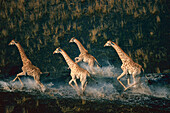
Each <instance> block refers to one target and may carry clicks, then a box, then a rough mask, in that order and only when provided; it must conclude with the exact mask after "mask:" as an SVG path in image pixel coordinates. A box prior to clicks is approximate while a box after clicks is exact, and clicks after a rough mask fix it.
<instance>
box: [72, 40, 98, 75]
mask: <svg viewBox="0 0 170 113" xmlns="http://www.w3.org/2000/svg"><path fill="white" fill-rule="evenodd" d="M71 42H75V43H76V44H77V46H78V48H79V50H80V55H79V56H78V57H76V58H75V62H76V63H78V62H80V61H84V62H86V63H88V65H89V66H90V69H91V71H92V72H93V73H94V69H93V66H94V63H95V62H96V63H97V67H98V68H99V67H101V65H100V64H99V63H98V61H97V60H96V58H95V57H94V56H92V55H91V54H89V53H88V51H87V50H86V49H85V48H84V47H83V45H82V44H81V43H80V41H78V40H77V39H76V38H74V37H73V38H71V40H70V41H69V43H71Z"/></svg>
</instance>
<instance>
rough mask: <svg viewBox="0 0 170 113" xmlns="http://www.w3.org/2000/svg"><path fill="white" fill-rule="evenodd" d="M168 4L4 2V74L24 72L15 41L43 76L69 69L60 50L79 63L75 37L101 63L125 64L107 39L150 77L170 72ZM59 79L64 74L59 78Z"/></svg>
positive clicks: (0, 3)
mask: <svg viewBox="0 0 170 113" xmlns="http://www.w3.org/2000/svg"><path fill="white" fill-rule="evenodd" d="M168 4H169V3H168V0H167V1H166V0H113V1H112V0H0V73H1V77H8V76H9V75H14V74H16V73H18V72H19V71H21V69H20V68H21V67H22V61H21V58H20V55H19V52H18V49H17V48H16V47H14V46H8V43H9V42H10V41H11V40H12V39H16V40H17V41H18V42H20V44H21V45H22V47H23V49H24V51H25V53H26V55H27V56H28V58H29V59H30V60H31V61H32V63H33V64H34V65H36V66H37V67H39V68H40V69H41V70H42V72H46V71H48V72H63V71H65V70H66V68H67V64H66V63H65V60H64V59H63V57H62V56H61V55H60V54H55V55H53V51H54V50H55V49H56V48H57V47H59V46H60V47H61V48H62V49H64V50H65V51H66V52H67V53H68V55H69V56H70V57H71V58H72V59H74V58H75V57H77V56H78V55H79V50H78V48H77V45H76V44H73V43H71V44H69V43H68V42H69V40H70V39H71V38H72V37H73V36H74V37H75V38H77V39H78V40H79V41H80V42H81V43H82V44H83V45H84V47H85V48H87V50H88V51H89V53H90V54H92V55H93V56H95V57H96V59H97V60H98V62H99V63H100V64H101V65H103V66H107V64H106V61H109V62H110V63H111V64H113V65H115V66H116V67H118V68H120V66H121V60H120V59H119V57H118V55H117V53H116V51H115V50H114V49H113V48H112V47H106V48H104V47H103V46H104V44H105V43H106V42H107V40H113V41H114V42H116V43H117V44H118V45H119V46H120V47H121V48H122V49H123V50H124V52H125V53H127V54H128V55H129V56H130V57H131V58H132V59H133V60H134V61H135V62H136V63H139V64H140V65H142V67H143V68H144V69H145V72H146V73H169V69H170V66H169V48H170V47H169V42H170V41H169V19H170V18H169V8H168ZM58 76H59V75H58Z"/></svg>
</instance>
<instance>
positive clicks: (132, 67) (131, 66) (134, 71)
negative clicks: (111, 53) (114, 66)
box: [104, 41, 144, 90]
mask: <svg viewBox="0 0 170 113" xmlns="http://www.w3.org/2000/svg"><path fill="white" fill-rule="evenodd" d="M104 46H112V47H113V48H114V49H115V50H116V52H117V54H118V55H119V57H120V59H121V61H122V66H121V69H122V70H123V73H122V74H121V75H119V76H118V77H117V80H118V81H119V82H120V84H121V85H122V86H123V87H124V90H127V89H128V88H130V87H132V86H134V85H136V84H137V82H136V76H137V75H140V74H141V72H142V71H143V72H144V69H143V68H142V66H141V65H139V64H137V63H135V62H134V61H133V60H132V59H131V58H130V57H129V56H128V55H127V54H126V53H125V52H124V51H123V50H122V49H121V48H120V47H119V46H118V45H117V44H116V43H114V42H112V41H107V43H106V44H105V45H104ZM127 74H130V75H132V77H133V84H131V85H130V80H129V78H128V79H127V82H128V87H126V86H125V85H124V84H123V83H122V82H121V81H120V78H122V77H123V76H125V75H127ZM139 80H140V77H139ZM129 85H130V86H129Z"/></svg>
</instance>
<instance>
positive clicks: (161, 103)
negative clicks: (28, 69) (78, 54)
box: [0, 64, 170, 113]
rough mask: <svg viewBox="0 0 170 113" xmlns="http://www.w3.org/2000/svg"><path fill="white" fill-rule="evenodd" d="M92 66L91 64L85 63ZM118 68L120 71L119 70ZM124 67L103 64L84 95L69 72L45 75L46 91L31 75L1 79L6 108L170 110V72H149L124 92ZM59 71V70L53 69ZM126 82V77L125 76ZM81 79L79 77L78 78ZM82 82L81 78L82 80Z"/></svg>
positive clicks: (33, 109) (2, 105)
mask: <svg viewBox="0 0 170 113" xmlns="http://www.w3.org/2000/svg"><path fill="white" fill-rule="evenodd" d="M81 66H82V67H83V68H85V69H87V70H88V68H89V67H88V66H87V65H84V64H81ZM116 72H117V73H116ZM120 73H121V70H120V69H117V68H115V67H114V66H111V65H110V66H107V67H102V68H101V69H99V70H97V71H96V74H95V75H92V76H93V78H94V79H95V80H96V81H97V82H98V84H96V83H95V82H94V81H93V80H91V79H90V78H88V84H87V87H86V90H85V93H84V95H83V96H79V95H78V94H77V93H76V91H75V90H74V89H73V88H72V87H71V86H69V84H68V82H69V80H70V76H69V72H68V73H67V72H65V73H60V74H61V75H62V76H61V77H58V78H57V77H56V78H52V77H53V76H52V77H51V76H49V77H43V78H42V79H41V81H42V83H43V84H44V85H45V87H46V90H45V92H42V91H41V89H40V88H39V87H38V86H37V85H36V83H35V82H34V80H33V79H32V78H31V77H27V76H23V77H21V80H22V81H23V83H24V85H25V86H24V88H21V84H20V82H19V81H18V80H17V81H16V82H11V80H12V79H13V78H14V77H10V78H9V79H4V80H1V81H0V93H1V97H0V100H1V102H0V103H1V106H0V110H1V111H3V112H6V113H7V112H8V113H10V112H17V113H18V112H103V113H104V112H142V111H143V109H145V110H146V111H147V112H168V111H170V106H169V105H170V101H169V100H170V88H169V80H170V77H169V74H154V73H152V74H146V77H147V79H149V80H148V81H146V80H147V79H146V78H145V77H143V78H142V79H141V81H142V83H141V85H140V87H137V88H135V87H133V88H130V89H129V90H127V91H125V92H123V87H122V86H121V85H120V84H119V83H118V81H117V76H118V75H119V74H120ZM53 74H56V75H57V74H58V73H53ZM121 80H122V81H123V83H126V77H124V78H122V79H121ZM77 82H78V81H77ZM78 83H79V82H78Z"/></svg>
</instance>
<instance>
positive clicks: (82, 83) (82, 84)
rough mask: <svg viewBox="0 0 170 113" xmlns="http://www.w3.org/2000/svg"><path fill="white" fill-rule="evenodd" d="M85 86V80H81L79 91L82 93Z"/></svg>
mask: <svg viewBox="0 0 170 113" xmlns="http://www.w3.org/2000/svg"><path fill="white" fill-rule="evenodd" d="M86 85H87V81H86V80H85V79H84V80H82V81H81V90H82V92H84V91H85V88H86Z"/></svg>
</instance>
